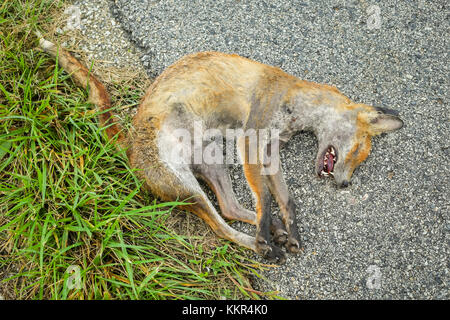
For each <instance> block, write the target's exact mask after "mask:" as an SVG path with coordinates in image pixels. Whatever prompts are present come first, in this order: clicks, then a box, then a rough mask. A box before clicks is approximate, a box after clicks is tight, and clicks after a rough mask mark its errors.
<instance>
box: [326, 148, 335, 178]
mask: <svg viewBox="0 0 450 320" xmlns="http://www.w3.org/2000/svg"><path fill="white" fill-rule="evenodd" d="M333 167H334V157H333V155H332V154H331V153H329V154H328V156H327V172H328V173H330V172H332V171H333Z"/></svg>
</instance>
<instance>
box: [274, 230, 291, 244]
mask: <svg viewBox="0 0 450 320" xmlns="http://www.w3.org/2000/svg"><path fill="white" fill-rule="evenodd" d="M287 240H288V233H287V232H286V230H284V229H277V230H276V231H275V232H274V233H273V242H275V243H276V244H277V245H279V246H282V245H284V244H285V243H286V241H287Z"/></svg>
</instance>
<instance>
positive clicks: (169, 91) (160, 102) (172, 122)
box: [38, 35, 403, 263]
mask: <svg viewBox="0 0 450 320" xmlns="http://www.w3.org/2000/svg"><path fill="white" fill-rule="evenodd" d="M38 36H39V35H38ZM39 40H40V41H39V43H40V47H41V48H42V49H43V50H44V51H46V52H48V53H49V54H50V55H52V56H53V57H56V56H58V62H59V64H60V65H61V67H62V68H63V69H65V70H66V71H67V72H69V73H70V74H71V75H72V77H73V79H74V80H75V81H76V83H77V84H78V85H80V86H81V87H83V88H88V90H89V100H90V101H91V102H92V103H93V104H95V105H97V106H98V107H99V108H100V110H101V111H102V113H101V115H100V125H101V126H104V127H106V129H105V131H106V133H107V135H108V137H109V138H113V137H115V138H117V142H118V144H119V146H120V147H122V148H125V149H127V156H128V158H129V162H130V165H131V166H132V167H134V168H137V169H139V170H138V171H137V174H138V175H139V177H140V178H141V179H143V180H144V182H145V187H146V188H148V189H149V190H150V191H151V192H152V193H153V194H154V195H155V196H157V197H159V198H160V199H162V200H163V201H173V200H177V199H189V200H188V202H189V203H190V204H189V205H187V206H184V207H183V208H185V209H187V210H188V211H191V212H193V213H195V214H196V215H198V216H199V217H200V218H202V219H203V220H204V221H206V222H207V223H208V224H209V226H210V227H211V228H212V229H213V230H214V232H215V233H216V234H217V235H218V236H219V237H223V238H226V239H228V240H231V241H233V242H236V243H238V244H239V245H242V246H244V247H247V248H249V249H252V250H254V251H255V252H257V253H259V254H261V255H262V256H263V257H265V258H267V259H270V260H274V261H278V262H279V263H282V262H283V261H284V260H285V254H284V251H283V250H282V249H281V247H282V246H285V247H286V250H287V251H288V252H291V253H297V252H299V251H300V250H301V244H300V241H299V234H298V230H297V223H296V217H295V213H296V208H295V201H294V200H293V199H292V197H291V196H290V195H289V193H288V188H287V186H286V183H285V181H284V178H283V174H282V172H281V166H280V167H279V169H278V170H277V172H276V173H274V174H270V175H265V174H263V169H264V168H263V167H264V165H265V164H264V163H263V161H262V159H261V158H258V160H257V161H256V162H250V161H249V160H248V155H247V154H246V151H248V149H249V144H250V142H249V139H248V137H247V136H242V137H240V138H239V140H238V143H237V145H238V151H239V153H240V155H241V157H242V158H243V169H244V173H245V177H246V179H247V182H248V185H249V187H250V189H251V191H252V192H253V195H254V197H255V200H256V213H255V212H253V211H250V210H247V209H245V208H243V207H242V206H241V205H240V204H239V203H238V201H237V199H236V197H235V195H234V193H233V189H232V184H231V180H230V177H229V174H228V172H227V169H226V165H224V164H205V163H200V164H199V163H196V164H195V163H194V162H192V161H191V162H189V161H186V162H177V161H174V160H173V158H172V157H171V156H170V153H171V151H172V150H173V149H174V148H177V147H178V146H179V144H180V143H190V141H188V142H180V140H179V139H177V138H176V137H174V135H173V132H174V131H175V130H177V129H179V128H183V129H185V130H187V131H188V132H192V131H193V130H194V129H195V128H194V125H193V123H195V122H197V123H201V124H202V126H203V128H204V129H209V128H216V129H218V130H219V131H224V130H226V129H230V128H231V129H243V130H248V129H255V130H260V129H269V128H276V129H278V130H279V131H280V136H279V140H280V141H281V142H282V143H283V142H286V141H288V140H289V138H290V137H291V136H292V135H293V134H294V133H296V132H298V131H301V130H310V131H313V132H314V133H315V135H316V136H317V139H318V143H319V151H318V153H317V157H316V166H315V172H316V174H317V175H318V176H319V177H323V176H333V177H334V179H335V181H336V183H337V185H338V186H341V187H346V186H347V185H348V183H349V181H350V178H351V176H352V173H353V171H354V170H355V168H356V167H357V166H358V165H359V164H360V163H361V162H363V161H364V160H365V159H366V158H367V156H368V155H369V153H370V150H371V138H372V137H373V136H375V135H378V134H380V133H383V132H389V131H393V130H397V129H399V128H401V127H402V126H403V122H402V121H401V120H400V119H399V118H398V117H397V113H396V112H395V111H393V110H388V109H382V108H376V107H371V106H368V105H365V104H362V103H355V102H353V101H351V100H350V99H349V98H347V97H346V96H344V95H343V94H342V93H340V92H339V91H338V90H337V89H336V88H335V87H332V86H329V85H324V84H317V83H314V82H308V81H304V80H300V79H298V78H296V77H294V76H292V75H289V74H287V73H285V72H283V71H282V70H281V69H279V68H276V67H272V66H268V65H265V64H262V63H258V62H255V61H252V60H250V59H247V58H243V57H241V56H238V55H235V54H225V53H219V52H200V53H196V54H191V55H187V56H185V57H183V58H182V59H180V60H179V61H177V62H176V63H174V64H173V65H171V66H170V67H168V68H167V69H166V70H165V71H164V72H163V73H162V74H161V75H160V76H159V77H158V78H157V79H156V80H155V81H154V82H153V83H152V85H151V86H150V87H149V89H148V90H147V92H146V93H145V96H144V97H143V99H142V101H141V104H140V106H139V108H138V111H137V114H136V116H135V117H134V119H133V126H132V127H133V129H132V130H130V131H129V132H127V133H125V132H124V131H123V130H122V129H121V127H120V125H119V124H118V123H117V121H116V120H115V118H114V116H113V114H112V111H111V103H110V99H109V96H108V93H107V92H106V90H105V87H104V86H103V85H102V84H101V83H100V82H99V81H98V80H97V79H96V78H95V77H94V76H93V75H92V74H90V73H89V71H88V70H87V69H86V68H85V67H84V66H83V65H81V64H80V63H79V62H78V61H77V60H76V59H75V58H74V57H72V56H71V55H70V54H69V53H68V52H67V51H65V50H63V49H61V48H58V47H57V46H56V45H54V44H53V43H51V42H49V41H47V40H45V39H43V38H42V37H40V36H39ZM271 143H275V142H274V141H272V140H270V141H268V143H267V145H265V146H263V147H264V148H266V150H265V152H267V150H269V153H270V148H271ZM263 154H264V153H263ZM271 156H272V157H278V154H276V155H273V154H272V155H271ZM187 160H190V159H187ZM278 163H279V162H278ZM197 178H198V179H202V180H204V181H205V182H206V183H207V184H208V185H209V186H210V187H211V189H212V190H213V191H214V192H215V194H216V195H217V199H218V202H219V206H220V210H221V212H222V215H223V216H224V217H225V218H227V219H234V220H241V221H244V222H247V223H251V224H254V225H256V237H251V236H249V235H247V234H245V233H242V232H239V231H237V230H235V229H233V228H232V227H230V226H229V225H228V224H227V223H226V222H225V221H224V220H223V218H222V217H221V216H220V215H219V213H218V212H217V210H216V209H215V207H214V206H213V204H212V203H211V201H210V200H209V199H208V197H207V196H206V194H205V192H204V191H203V190H202V188H201V187H200V184H199V182H198V181H197ZM271 196H273V197H274V199H275V200H276V202H277V203H278V205H279V208H280V212H281V220H282V222H281V221H280V220H279V219H278V218H272V215H271V212H270V202H271ZM271 234H272V236H273V239H272V240H273V241H272V242H271V238H270V237H271Z"/></svg>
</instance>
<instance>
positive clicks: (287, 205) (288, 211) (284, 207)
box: [267, 164, 301, 253]
mask: <svg viewBox="0 0 450 320" xmlns="http://www.w3.org/2000/svg"><path fill="white" fill-rule="evenodd" d="M267 182H268V186H269V189H270V192H271V193H272V195H273V197H274V198H275V200H276V202H277V203H278V206H279V207H280V212H281V216H282V220H283V222H284V225H285V227H286V230H287V233H288V239H287V241H286V242H285V246H286V249H287V250H288V251H289V252H291V253H297V252H299V251H300V250H301V245H300V236H299V233H298V228H297V222H296V216H295V214H296V211H297V210H296V205H295V202H294V200H293V198H292V197H291V195H290V194H289V191H288V188H287V185H286V182H285V181H284V177H283V173H282V171H281V164H280V165H279V168H278V170H277V172H276V173H274V174H272V175H268V176H267ZM274 236H276V234H274ZM275 241H276V239H275Z"/></svg>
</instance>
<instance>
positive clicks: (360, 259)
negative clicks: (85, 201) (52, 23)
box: [74, 0, 450, 299]
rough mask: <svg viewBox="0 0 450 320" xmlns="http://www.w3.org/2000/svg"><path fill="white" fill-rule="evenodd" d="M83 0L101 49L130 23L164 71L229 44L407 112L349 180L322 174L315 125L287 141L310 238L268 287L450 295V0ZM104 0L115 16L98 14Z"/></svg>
mask: <svg viewBox="0 0 450 320" xmlns="http://www.w3.org/2000/svg"><path fill="white" fill-rule="evenodd" d="M74 4H75V5H76V6H79V7H80V8H81V9H82V10H81V13H82V20H81V21H82V27H83V32H84V33H86V32H87V31H86V30H89V29H92V28H94V29H95V30H100V32H99V33H97V34H98V37H99V38H102V39H103V42H101V39H98V40H97V41H96V43H97V46H96V47H95V49H94V51H96V52H97V54H98V55H99V56H100V57H101V56H102V52H103V53H105V54H107V53H108V52H109V53H110V52H111V49H108V46H111V45H113V46H114V43H115V41H116V39H117V41H118V42H121V43H122V41H123V39H122V38H120V39H118V34H119V33H118V32H114V28H117V26H120V27H121V28H122V29H123V30H125V31H126V38H127V39H128V40H130V41H131V44H130V45H129V46H136V47H137V48H138V50H137V51H138V52H139V54H138V55H137V56H138V57H139V58H138V59H140V61H136V62H135V63H136V64H140V65H142V66H144V68H145V69H146V71H147V72H148V74H149V75H151V76H156V75H158V74H159V73H161V72H162V70H164V69H165V68H166V67H167V66H169V65H170V64H172V63H173V62H175V61H176V60H177V59H179V58H180V57H182V56H184V55H186V54H188V53H193V52H198V51H206V50H214V51H223V52H230V53H237V54H240V55H242V56H245V57H249V58H251V59H254V60H258V61H260V62H263V63H267V64H270V65H275V66H279V67H281V68H282V69H283V70H285V71H287V72H289V73H291V74H293V75H295V76H297V77H299V78H302V79H306V80H310V81H315V82H320V83H328V84H331V85H334V86H336V87H337V88H338V89H339V90H340V91H342V92H343V93H344V94H346V95H347V96H348V97H350V98H351V99H353V100H354V101H359V102H363V103H366V104H371V105H374V106H382V107H387V108H391V109H396V110H398V111H400V116H401V118H402V119H403V120H404V122H405V127H404V128H402V129H401V130H400V131H397V132H395V133H392V134H389V135H383V136H380V137H377V138H375V139H374V143H373V150H372V154H371V155H370V156H369V158H368V159H367V161H366V162H364V163H363V165H362V166H361V167H360V168H359V169H358V170H357V171H356V172H355V174H354V176H353V180H352V185H351V186H350V187H349V188H347V189H338V188H336V186H335V185H334V183H333V182H332V181H331V180H320V179H318V178H316V177H315V176H314V159H315V156H316V152H317V150H316V148H317V140H316V139H315V137H314V136H313V135H312V134H310V133H301V134H298V135H296V136H295V137H294V138H293V139H292V140H291V141H290V142H289V144H288V145H287V147H286V148H285V149H283V150H282V161H283V169H284V172H285V176H286V180H287V183H288V185H289V189H290V192H291V194H292V195H293V196H294V198H295V201H296V204H297V206H298V212H297V217H298V226H299V229H300V231H301V237H302V240H303V244H304V247H305V251H304V252H303V253H302V254H300V255H297V256H292V255H290V256H289V258H288V260H287V262H286V264H285V265H283V266H281V267H278V268H271V269H270V270H269V271H267V272H266V273H265V274H264V276H265V277H266V278H267V281H262V280H258V279H256V280H255V287H257V288H259V289H262V290H272V289H275V290H279V291H280V294H281V295H283V296H285V297H287V298H291V299H411V298H414V299H432V298H433V299H449V298H450V273H449V269H450V259H449V258H450V246H449V240H450V214H449V209H450V203H449V199H448V198H449V189H448V186H449V182H450V181H449V166H448V163H449V157H450V150H449V146H450V143H449V136H450V130H449V108H448V104H449V96H448V91H449V70H448V66H449V60H448V51H449V43H448V39H449V17H448V14H449V5H448V2H447V1H444V0H442V1H439V0H434V1H425V0H416V1H394V0H386V1H375V0H361V1H357V0H354V1H349V0H346V1H344V0H342V1H325V0H317V1H312V0H310V1H288V0H278V1H256V0H255V1H244V0H240V1H231V0H229V1H225V0H208V1H205V0H184V1H181V0H177V1H150V0H148V1H146V0H116V1H108V0H100V1H93V0H78V1H74ZM100 12H107V14H108V15H109V16H108V18H106V20H101V19H96V18H95V17H96V15H99V13H100ZM105 21H106V23H105ZM111 30H112V31H111ZM107 31H110V33H108V35H107V36H105V33H106V32H107ZM120 37H123V35H122V34H120ZM98 43H105V45H98ZM121 46H123V43H122V45H121ZM122 50H123V49H122ZM118 52H120V50H119V51H118ZM119 62H120V61H119ZM231 175H232V178H233V179H234V187H235V191H236V194H237V195H238V198H239V201H240V202H241V203H242V204H243V205H244V206H246V207H248V208H252V207H254V203H253V198H252V196H251V194H250V192H249V190H248V188H247V187H246V184H245V180H244V178H243V175H242V173H241V171H240V170H239V168H238V167H237V166H236V167H235V168H233V170H232V173H231ZM273 209H274V212H276V210H277V208H276V206H273ZM235 226H236V227H237V228H240V229H241V230H247V231H248V232H253V230H252V229H251V228H249V227H248V226H245V225H243V224H241V223H235Z"/></svg>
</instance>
